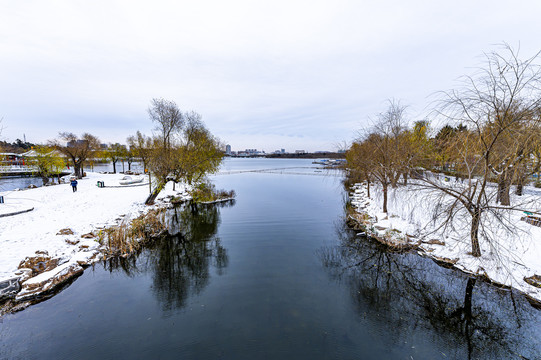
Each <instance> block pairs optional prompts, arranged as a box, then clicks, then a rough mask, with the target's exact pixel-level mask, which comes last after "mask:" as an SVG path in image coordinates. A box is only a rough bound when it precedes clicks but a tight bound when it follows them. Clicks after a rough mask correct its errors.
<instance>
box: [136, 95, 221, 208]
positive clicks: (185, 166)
mask: <svg viewBox="0 0 541 360" xmlns="http://www.w3.org/2000/svg"><path fill="white" fill-rule="evenodd" d="M148 113H149V116H150V118H151V120H152V121H153V122H154V123H155V124H156V127H155V129H154V136H153V138H152V148H151V150H150V151H149V160H148V164H149V168H150V171H152V173H153V174H154V176H155V183H156V186H155V187H154V189H153V191H152V194H151V196H149V198H148V200H147V203H152V202H153V201H154V200H155V198H156V196H158V194H159V193H160V191H161V190H162V189H163V187H164V186H165V184H166V183H167V181H169V180H172V181H174V183H177V182H181V181H182V182H186V183H188V184H198V183H200V182H202V181H204V180H205V178H206V176H207V175H209V174H212V173H215V172H217V171H218V169H219V167H220V164H221V161H222V159H223V151H222V150H221V149H222V144H221V143H220V141H219V140H218V139H217V138H216V137H215V136H213V135H212V134H211V132H210V131H209V130H208V129H207V128H206V127H205V124H204V123H203V121H202V118H201V115H200V114H198V113H196V112H194V111H191V112H184V113H183V112H181V111H180V109H179V108H178V106H177V104H176V103H175V102H173V101H169V100H164V99H153V100H152V101H151V105H150V107H149V109H148Z"/></svg>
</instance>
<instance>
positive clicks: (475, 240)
mask: <svg viewBox="0 0 541 360" xmlns="http://www.w3.org/2000/svg"><path fill="white" fill-rule="evenodd" d="M471 216H472V220H471V231H470V238H471V253H472V256H475V257H480V256H481V248H480V247H479V224H480V223H481V210H479V209H475V210H474V212H473V213H471Z"/></svg>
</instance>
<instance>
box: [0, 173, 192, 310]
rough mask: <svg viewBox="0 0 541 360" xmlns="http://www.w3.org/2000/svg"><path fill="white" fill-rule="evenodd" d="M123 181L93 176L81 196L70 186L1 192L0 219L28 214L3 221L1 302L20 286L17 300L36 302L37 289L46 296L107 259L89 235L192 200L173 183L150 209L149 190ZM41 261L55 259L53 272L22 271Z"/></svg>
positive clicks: (81, 182) (0, 228) (80, 186)
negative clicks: (28, 262) (30, 261)
mask: <svg viewBox="0 0 541 360" xmlns="http://www.w3.org/2000/svg"><path fill="white" fill-rule="evenodd" d="M123 176H124V175H123V174H100V173H91V172H89V173H87V176H86V177H85V178H83V179H81V180H79V181H78V186H77V191H76V192H73V191H72V188H71V186H70V184H69V183H68V184H60V185H52V186H44V187H39V188H35V189H27V190H22V191H8V192H0V195H2V196H4V201H5V203H4V204H0V214H13V213H17V212H19V211H26V212H22V213H20V214H17V215H13V216H5V217H2V218H0V249H1V251H0V296H1V295H5V294H6V293H8V292H9V293H13V292H14V290H16V291H19V290H20V288H19V289H17V287H18V286H17V284H16V282H17V281H18V283H19V284H20V285H22V291H20V292H19V293H18V294H17V297H18V298H19V300H20V299H24V298H26V297H31V296H34V292H33V291H32V289H34V288H36V287H38V285H39V286H41V288H42V289H43V290H48V289H50V288H52V287H54V286H55V285H56V284H54V283H53V282H51V279H52V278H55V277H56V278H58V279H62V277H63V276H65V274H64V273H62V272H63V271H64V272H65V271H67V269H69V270H70V272H71V273H73V274H77V273H78V272H80V271H81V270H82V268H81V266H85V265H89V264H91V263H92V262H95V261H98V260H99V259H101V258H102V256H100V255H101V254H102V250H103V247H102V246H101V245H100V244H99V242H98V241H97V239H96V238H95V237H93V236H91V235H88V234H91V233H92V232H95V231H96V230H99V229H104V228H106V227H110V226H114V225H119V224H120V223H128V222H129V221H130V220H132V219H135V218H137V217H139V216H141V215H142V214H145V213H147V212H148V211H149V210H151V209H155V208H157V207H160V206H164V204H167V203H168V202H169V201H168V199H170V198H171V197H173V196H175V197H177V198H184V199H188V198H189V196H188V195H187V193H186V192H185V188H184V187H183V186H182V185H179V184H177V185H176V191H173V190H172V184H171V183H168V184H167V185H166V187H165V189H164V190H162V192H161V193H160V195H159V196H158V199H157V201H156V204H155V205H152V206H147V205H145V200H146V199H147V197H148V194H149V187H148V184H147V186H125V187H120V186H118V185H119V183H118V182H119V180H120V179H121V178H122V177H123ZM98 181H103V182H104V184H105V187H98V186H97V182H98ZM108 186H109V187H108ZM30 209H31V211H27V210H30ZM37 256H42V257H44V258H46V259H53V260H54V267H53V266H52V267H53V268H52V269H47V271H45V272H42V273H40V274H38V275H37V276H35V277H32V278H30V273H32V272H31V271H25V270H24V269H19V266H20V263H21V262H22V261H24V260H25V259H26V258H27V257H37ZM41 265H42V264H41V263H40V266H41ZM43 266H46V265H43ZM15 280H17V281H15ZM10 285H11V287H10ZM3 286H4V288H3Z"/></svg>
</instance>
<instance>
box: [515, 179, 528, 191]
mask: <svg viewBox="0 0 541 360" xmlns="http://www.w3.org/2000/svg"><path fill="white" fill-rule="evenodd" d="M525 180H526V179H525V178H524V177H522V176H521V177H519V179H518V184H517V188H516V190H515V195H518V196H522V194H523V191H524V181H525Z"/></svg>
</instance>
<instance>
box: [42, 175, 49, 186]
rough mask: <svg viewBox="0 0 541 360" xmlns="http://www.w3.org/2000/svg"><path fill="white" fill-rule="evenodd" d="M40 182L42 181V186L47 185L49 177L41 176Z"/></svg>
mask: <svg viewBox="0 0 541 360" xmlns="http://www.w3.org/2000/svg"><path fill="white" fill-rule="evenodd" d="M41 181H43V185H47V183H49V177H48V176H42V177H41Z"/></svg>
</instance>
